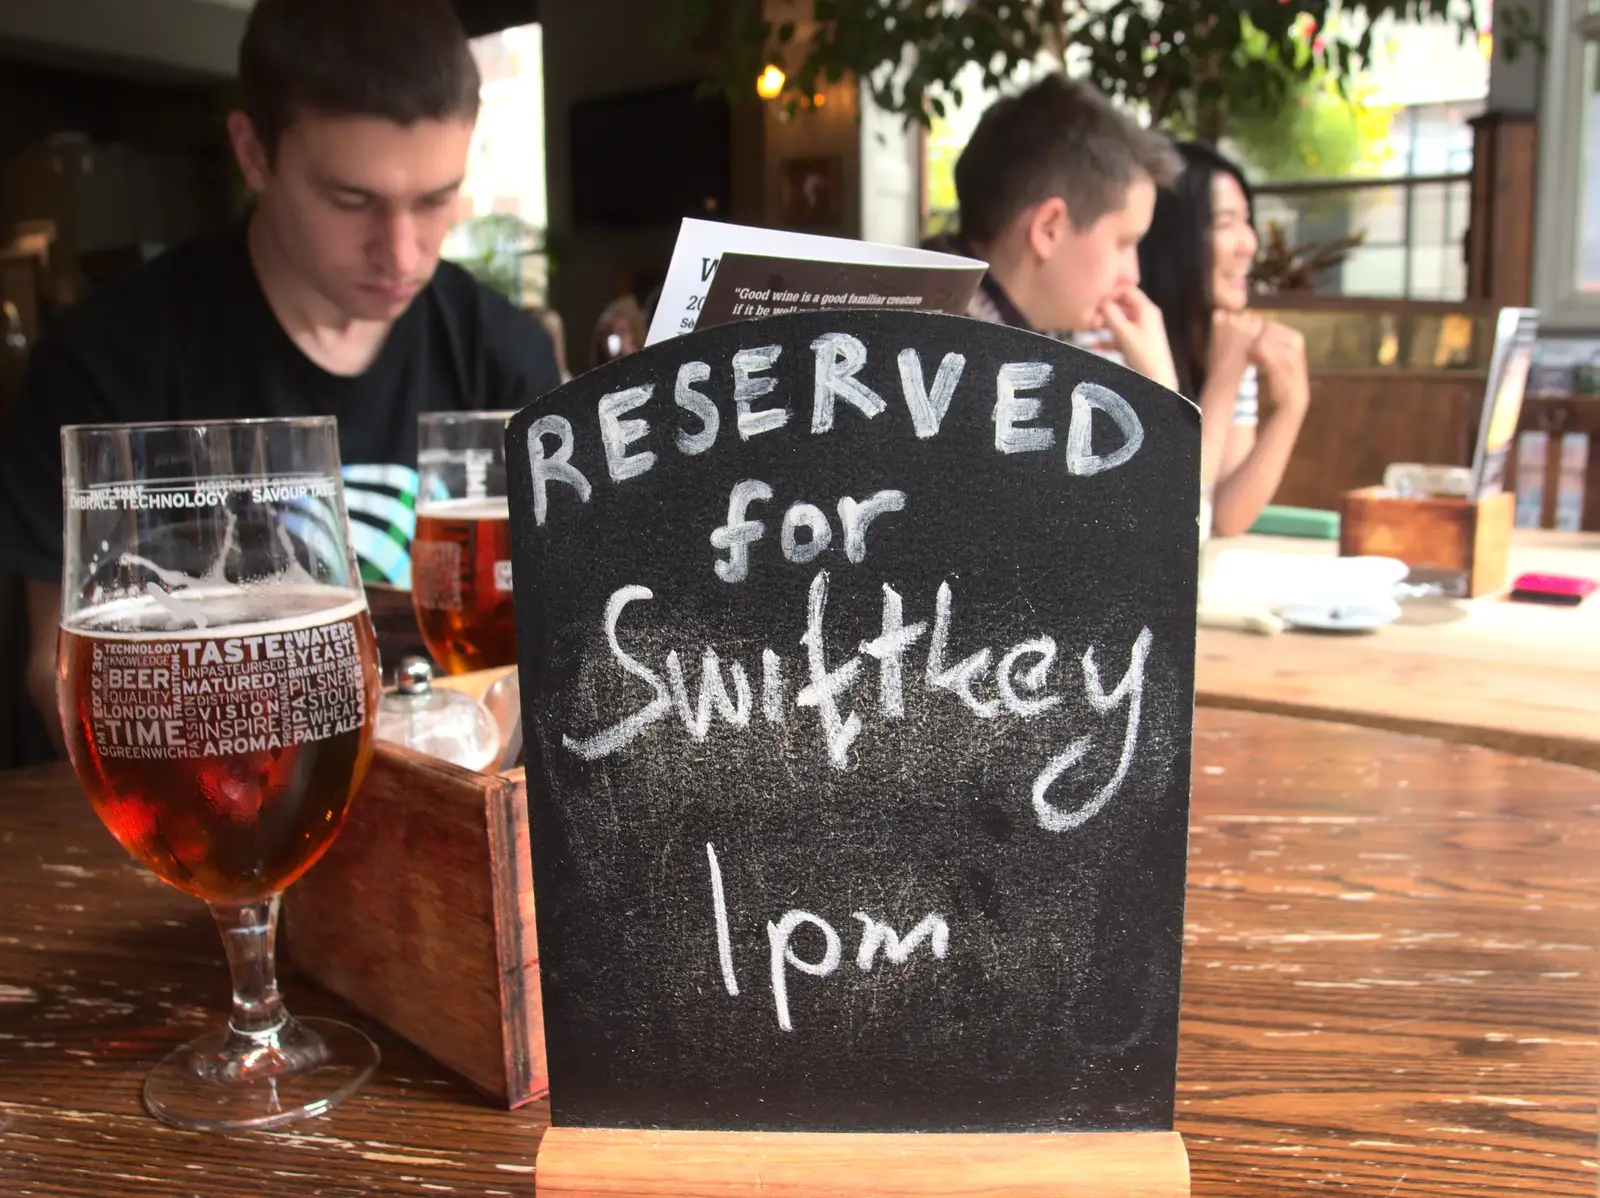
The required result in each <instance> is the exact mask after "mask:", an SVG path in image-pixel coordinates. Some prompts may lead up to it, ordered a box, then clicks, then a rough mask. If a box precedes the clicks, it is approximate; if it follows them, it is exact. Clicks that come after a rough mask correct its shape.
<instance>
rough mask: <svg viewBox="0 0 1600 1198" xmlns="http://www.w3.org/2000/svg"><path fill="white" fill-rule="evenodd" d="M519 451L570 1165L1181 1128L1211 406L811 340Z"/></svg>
mask: <svg viewBox="0 0 1600 1198" xmlns="http://www.w3.org/2000/svg"><path fill="white" fill-rule="evenodd" d="M508 444H509V446H510V452H509V453H508V462H509V469H510V472H511V473H510V479H511V514H512V538H513V553H514V556H515V572H516V573H515V580H516V596H517V638H518V649H519V653H520V658H521V682H522V695H523V705H524V724H525V728H526V735H527V746H528V779H529V793H530V800H529V801H530V804H531V807H532V812H531V815H532V827H533V835H534V870H535V874H534V877H535V891H536V897H537V903H538V937H539V949H540V969H541V972H542V979H543V988H544V1015H545V1034H546V1041H547V1049H548V1054H549V1066H550V1092H551V1102H552V1112H553V1119H554V1122H555V1123H556V1124H557V1125H564V1126H574V1127H596V1126H606V1127H622V1128H629V1127H633V1128H678V1129H689V1130H703V1129H733V1130H784V1131H908V1130H920V1131H1026V1130H1067V1129H1073V1130H1107V1131H1122V1130H1154V1129H1167V1128H1170V1127H1171V1125H1172V1106H1173V1087H1174V1079H1175V1071H1176V1053H1177V1022H1178V988H1179V971H1180V965H1181V960H1182V932H1183V895H1184V875H1185V856H1186V845H1187V831H1188V796H1189V755H1190V739H1191V731H1192V707H1193V685H1194V682H1193V671H1194V636H1195V600H1196V593H1195V592H1196V551H1197V540H1198V528H1197V517H1198V493H1199V488H1198V478H1199V452H1200V432H1199V414H1198V412H1197V410H1196V409H1195V408H1194V406H1193V405H1192V404H1190V403H1189V402H1188V401H1186V400H1184V399H1182V398H1180V397H1179V396H1177V395H1174V394H1172V393H1170V392H1168V391H1165V390H1164V389H1162V388H1160V387H1158V386H1156V385H1154V384H1152V383H1150V382H1149V381H1147V380H1146V379H1144V378H1142V377H1140V376H1138V375H1136V374H1134V373H1132V372H1131V371H1128V370H1126V369H1123V368H1122V367H1120V366H1117V365H1115V364H1113V363H1110V362H1108V361H1106V360H1104V359H1101V358H1099V357H1096V356H1094V355H1092V354H1089V353H1086V352H1084V351H1081V350H1078V349H1076V348H1073V347H1071V346H1067V345H1063V344H1061V343H1059V342H1056V341H1052V340H1050V339H1048V338H1045V337H1040V336H1035V335H1033V334H1030V333H1024V332H1020V331H1017V330H1014V329H1007V328H1003V327H1000V326H995V325H988V324H984V323H981V322H977V321H972V320H967V319H964V318H958V317H946V316H933V315H925V314H915V313H900V312H881V311H875V312H860V311H848V312H826V313H807V314H800V315H791V316H781V317H775V318H771V319H767V320H758V321H749V322H744V323H736V324H728V325H723V326H719V327H716V328H712V329H709V330H705V331H701V332H696V333H693V334H691V335H689V336H685V337H682V338H679V339H677V340H673V341H668V342H664V343H662V344H659V345H656V346H654V347H652V348H649V349H646V350H645V351H643V352H642V353H639V354H636V355H634V356H632V357H628V358H624V359H622V360H620V361H618V362H615V363H612V364H610V365H607V366H605V367H602V368H601V369H599V370H596V371H593V372H591V373H589V374H586V375H583V376H582V377H580V378H578V379H577V380H575V381H574V382H572V383H570V384H568V385H567V386H565V387H563V388H561V389H560V390H559V391H557V392H555V393H554V394H552V395H551V396H549V397H547V398H546V399H545V400H542V401H540V402H539V403H538V404H536V405H534V406H532V407H530V408H528V409H527V410H525V411H523V412H521V413H519V414H518V416H517V417H516V418H515V419H514V420H513V421H512V423H511V426H510V429H509V431H508Z"/></svg>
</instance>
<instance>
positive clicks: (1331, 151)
mask: <svg viewBox="0 0 1600 1198" xmlns="http://www.w3.org/2000/svg"><path fill="white" fill-rule="evenodd" d="M1319 36H1320V37H1326V36H1327V31H1324V30H1319V29H1318V28H1317V27H1316V25H1315V24H1314V23H1313V22H1312V20H1311V18H1310V17H1308V16H1303V17H1302V18H1301V20H1300V22H1299V24H1298V26H1297V28H1296V30H1295V33H1294V35H1293V39H1292V42H1291V44H1290V47H1289V49H1290V53H1291V55H1292V57H1291V58H1290V59H1289V61H1288V62H1285V61H1284V59H1283V57H1282V56H1283V52H1284V48H1283V47H1282V46H1280V45H1277V44H1275V43H1274V42H1273V41H1272V40H1271V39H1270V38H1268V37H1267V36H1266V34H1264V33H1263V32H1262V31H1261V30H1259V29H1256V28H1255V27H1254V26H1253V25H1252V24H1251V23H1250V22H1248V21H1247V22H1246V23H1245V28H1244V36H1243V38H1242V39H1241V41H1240V45H1239V49H1238V50H1237V51H1236V52H1235V55H1234V62H1235V64H1236V65H1239V64H1243V63H1245V62H1249V61H1256V62H1263V63H1266V64H1267V65H1268V66H1269V67H1270V68H1272V69H1274V70H1277V71H1279V72H1280V74H1281V76H1282V90H1283V98H1282V100H1281V101H1280V102H1277V103H1261V102H1259V101H1257V100H1256V99H1254V98H1253V97H1251V96H1249V95H1241V96H1237V97H1232V98H1230V101H1229V103H1228V106H1227V109H1226V111H1225V113H1223V114H1221V118H1220V123H1222V124H1223V126H1224V128H1225V130H1226V133H1227V137H1228V140H1229V142H1230V143H1231V146H1232V148H1233V149H1234V150H1236V151H1237V152H1238V153H1239V154H1240V155H1241V156H1242V157H1243V158H1244V159H1245V161H1246V162H1247V163H1248V165H1249V166H1250V168H1251V173H1252V174H1253V175H1255V176H1257V177H1259V178H1264V179H1301V178H1306V177H1309V176H1322V177H1332V178H1347V177H1349V176H1351V175H1364V174H1370V173H1372V172H1373V170H1374V169H1375V168H1377V167H1378V166H1380V165H1381V164H1382V162H1383V160H1384V158H1385V157H1386V156H1387V154H1388V142H1389V130H1390V126H1391V124H1392V123H1393V120H1394V115H1395V112H1396V111H1397V109H1395V108H1394V107H1393V106H1389V105H1382V104H1378V103H1375V102H1374V100H1373V98H1372V88H1371V86H1370V85H1369V84H1367V83H1366V82H1365V80H1364V79H1363V78H1362V77H1361V76H1359V75H1357V76H1356V77H1354V78H1343V79H1341V78H1337V77H1335V75H1334V74H1333V72H1332V71H1331V70H1330V69H1329V68H1328V66H1327V65H1326V64H1325V63H1323V62H1322V61H1320V60H1319V59H1318V44H1319ZM1198 124H1199V122H1198V120H1197V119H1196V114H1195V113H1193V112H1192V111H1189V110H1187V109H1184V110H1180V112H1179V114H1178V115H1176V116H1174V117H1173V118H1171V119H1169V120H1168V122H1167V128H1168V129H1169V130H1170V131H1171V132H1173V133H1175V134H1177V135H1178V136H1180V137H1193V136H1196V135H1197V134H1198V133H1199V130H1198V128H1197V127H1196V126H1197V125H1198Z"/></svg>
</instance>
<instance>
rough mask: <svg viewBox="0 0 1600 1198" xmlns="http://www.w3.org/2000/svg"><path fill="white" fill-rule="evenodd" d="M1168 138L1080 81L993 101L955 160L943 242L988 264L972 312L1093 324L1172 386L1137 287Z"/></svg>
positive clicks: (1045, 84) (1161, 338) (1171, 163)
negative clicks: (950, 214)
mask: <svg viewBox="0 0 1600 1198" xmlns="http://www.w3.org/2000/svg"><path fill="white" fill-rule="evenodd" d="M1182 168H1183V163H1182V161H1181V160H1180V159H1179V157H1178V155H1177V152H1176V151H1175V150H1174V149H1173V148H1172V145H1171V143H1170V142H1169V141H1168V140H1167V139H1166V138H1165V137H1163V136H1161V135H1160V134H1158V133H1155V132H1152V131H1151V130H1148V129H1144V128H1141V127H1140V126H1139V125H1138V124H1137V123H1135V122H1134V121H1133V120H1132V119H1131V118H1130V117H1128V116H1127V115H1126V114H1124V113H1122V112H1120V111H1118V110H1117V109H1116V108H1115V107H1114V106H1113V105H1112V104H1111V102H1110V101H1109V100H1107V99H1106V98H1105V97H1104V96H1103V95H1101V94H1100V93H1099V92H1098V91H1096V90H1095V89H1094V88H1093V87H1091V86H1090V85H1088V84H1087V83H1083V82H1081V81H1076V80H1068V79H1066V78H1064V77H1063V76H1060V75H1050V76H1047V77H1046V78H1044V79H1042V80H1040V81H1039V82H1038V83H1035V84H1034V85H1033V86H1031V87H1029V88H1027V89H1026V90H1025V91H1022V92H1019V93H1018V94H1017V95H1014V96H1008V97H1006V98H1004V99H1001V100H998V101H996V102H995V103H994V104H993V105H991V106H990V108H989V109H988V111H986V112H985V113H984V114H983V117H982V119H981V120H980V121H979V122H978V127H977V129H976V130H974V132H973V134H972V138H971V140H970V141H968V142H967V146H966V149H965V150H963V151H962V153H961V157H960V159H959V160H958V161H957V162H956V171H955V183H956V197H957V200H958V201H959V203H960V206H961V235H960V238H959V239H958V240H957V242H956V243H955V248H958V249H960V250H963V251H964V252H967V253H970V254H972V255H973V256H975V257H978V258H982V259H984V260H985V261H987V262H988V263H989V273H988V275H987V276H985V278H984V281H983V286H982V289H981V290H980V291H979V293H978V296H977V298H976V300H975V302H974V308H973V310H972V314H973V315H976V316H983V317H986V318H987V319H991V320H998V321H1003V322H1004V323H1006V324H1011V325H1017V326H1020V327H1022V328H1030V329H1037V330H1041V331H1049V332H1081V331H1086V330H1096V329H1103V330H1105V331H1106V333H1107V334H1109V337H1110V339H1111V340H1112V341H1114V343H1115V346H1116V348H1117V350H1119V351H1120V352H1121V354H1122V357H1123V358H1124V359H1125V360H1126V361H1127V363H1128V365H1129V366H1131V367H1133V368H1134V369H1135V370H1137V371H1139V372H1140V373H1141V374H1144V375H1147V376H1148V377H1150V378H1152V379H1154V380H1155V381H1156V382H1158V383H1161V384H1163V385H1164V386H1167V387H1174V386H1176V384H1177V372H1176V371H1175V369H1174V368H1173V364H1172V352H1171V350H1170V348H1169V347H1168V344H1167V338H1166V333H1165V331H1164V330H1163V328H1162V322H1161V312H1160V310H1159V309H1158V308H1157V307H1156V306H1155V305H1154V304H1152V303H1151V302H1150V300H1149V299H1147V298H1146V297H1145V295H1144V293H1143V292H1141V291H1140V290H1139V256H1138V246H1139V239H1140V238H1141V237H1143V236H1144V233H1145V230H1146V229H1148V228H1149V227H1150V218H1151V216H1152V214H1153V213H1154V211H1155V200H1156V189H1157V188H1158V187H1165V186H1167V185H1169V184H1170V183H1171V182H1172V181H1173V180H1174V179H1176V178H1177V177H1178V175H1179V173H1180V172H1181V170H1182Z"/></svg>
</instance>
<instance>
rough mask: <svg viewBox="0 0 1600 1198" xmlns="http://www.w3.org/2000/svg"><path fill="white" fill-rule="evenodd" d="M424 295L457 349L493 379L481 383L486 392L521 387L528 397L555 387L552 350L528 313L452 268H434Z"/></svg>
mask: <svg viewBox="0 0 1600 1198" xmlns="http://www.w3.org/2000/svg"><path fill="white" fill-rule="evenodd" d="M429 292H430V294H431V296H432V303H433V304H434V306H435V309H436V311H438V313H439V314H440V316H441V318H442V319H443V321H444V323H445V325H446V326H447V327H448V328H449V329H450V330H451V333H452V335H453V337H454V338H455V339H456V340H457V342H458V344H460V345H461V346H463V347H464V348H465V349H467V351H468V352H469V354H471V355H473V356H475V357H477V358H478V359H480V360H481V361H482V362H483V363H484V364H485V365H486V366H488V367H489V370H490V374H491V375H492V376H495V377H492V378H490V379H489V380H487V383H488V385H489V386H490V387H492V388H494V389H496V390H500V389H503V388H504V387H505V386H508V385H511V384H512V383H514V382H521V383H522V384H524V385H525V388H526V390H527V391H528V392H530V393H531V394H534V395H538V394H543V393H544V392H545V391H547V390H553V389H554V388H555V387H556V386H558V385H559V384H560V381H561V380H560V377H559V372H558V370H557V367H556V362H555V347H554V344H553V342H552V341H551V340H550V334H549V332H548V331H547V330H546V329H545V327H544V325H543V324H542V323H541V322H540V321H538V320H536V319H535V318H534V316H533V315H532V313H529V312H527V311H524V310H523V309H522V308H519V307H517V306H516V305H515V304H513V303H512V302H511V301H510V300H508V299H507V298H506V297H505V296H503V295H501V294H500V293H499V292H497V291H495V290H494V289H493V288H491V287H487V286H485V285H484V284H483V283H481V282H480V281H479V280H478V279H476V278H475V277H473V275H472V274H471V273H470V272H469V271H467V270H465V269H464V268H462V267H460V266H458V265H456V264H455V263H453V262H440V263H439V267H438V269H437V270H436V271H435V272H434V276H433V282H432V284H431V285H430V287H429ZM489 402H491V403H497V404H498V403H501V402H505V401H503V400H490V401H489Z"/></svg>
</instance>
